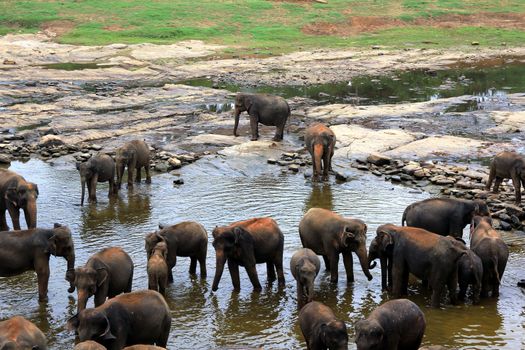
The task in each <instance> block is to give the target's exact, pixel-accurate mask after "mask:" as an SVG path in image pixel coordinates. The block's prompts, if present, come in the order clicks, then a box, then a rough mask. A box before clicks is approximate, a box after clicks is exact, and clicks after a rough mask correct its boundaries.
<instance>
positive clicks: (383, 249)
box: [368, 237, 392, 291]
mask: <svg viewBox="0 0 525 350" xmlns="http://www.w3.org/2000/svg"><path fill="white" fill-rule="evenodd" d="M382 243H386V242H382ZM375 259H379V263H380V264H381V290H383V291H385V290H388V291H390V290H391V289H392V245H391V244H380V243H379V241H378V238H377V237H374V239H372V242H370V247H368V268H369V269H373V268H375V267H376V265H377V264H376V262H375V261H374V260H375Z"/></svg>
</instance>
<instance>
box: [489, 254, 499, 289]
mask: <svg viewBox="0 0 525 350" xmlns="http://www.w3.org/2000/svg"><path fill="white" fill-rule="evenodd" d="M491 260H492V268H493V269H494V270H493V271H492V272H493V273H494V276H495V277H496V280H497V281H498V284H500V283H501V276H500V275H499V272H498V258H497V257H495V256H493V257H492V259H491Z"/></svg>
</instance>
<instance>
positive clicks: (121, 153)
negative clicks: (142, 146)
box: [115, 144, 137, 188]
mask: <svg viewBox="0 0 525 350" xmlns="http://www.w3.org/2000/svg"><path fill="white" fill-rule="evenodd" d="M136 158H137V150H136V149H135V148H134V147H131V146H130V145H129V144H125V145H124V146H122V147H120V148H118V149H117V152H116V154H115V164H116V170H117V186H118V187H119V188H120V185H121V182H122V176H124V168H125V167H126V165H127V166H131V163H132V162H133V160H134V159H136Z"/></svg>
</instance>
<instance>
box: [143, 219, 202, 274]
mask: <svg viewBox="0 0 525 350" xmlns="http://www.w3.org/2000/svg"><path fill="white" fill-rule="evenodd" d="M159 228H160V230H159V231H155V232H152V233H149V234H147V235H146V237H145V241H146V244H145V249H146V255H147V259H148V260H149V259H150V257H151V254H152V253H153V249H154V248H155V246H156V245H157V243H159V242H162V241H165V242H166V244H167V245H168V255H167V259H166V263H167V264H168V282H170V283H171V282H173V272H172V271H171V270H172V269H173V268H174V267H175V264H176V263H177V256H181V257H189V258H190V259H191V262H190V274H192V275H194V274H195V273H196V271H197V261H198V262H199V266H200V273H201V278H206V255H207V253H208V233H207V232H206V229H205V228H204V226H202V225H201V224H199V223H198V222H195V221H183V222H180V223H178V224H176V225H171V226H162V225H159Z"/></svg>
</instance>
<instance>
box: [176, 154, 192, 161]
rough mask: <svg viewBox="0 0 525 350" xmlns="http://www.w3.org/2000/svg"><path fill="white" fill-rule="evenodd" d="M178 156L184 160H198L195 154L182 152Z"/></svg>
mask: <svg viewBox="0 0 525 350" xmlns="http://www.w3.org/2000/svg"><path fill="white" fill-rule="evenodd" d="M177 158H179V159H180V160H182V161H184V162H188V163H192V162H194V161H195V160H196V158H195V156H192V155H189V154H181V155H178V156H177Z"/></svg>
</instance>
